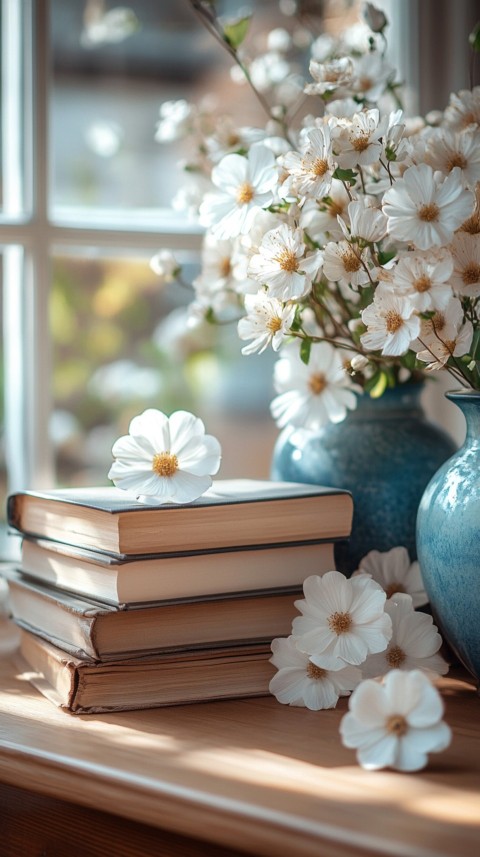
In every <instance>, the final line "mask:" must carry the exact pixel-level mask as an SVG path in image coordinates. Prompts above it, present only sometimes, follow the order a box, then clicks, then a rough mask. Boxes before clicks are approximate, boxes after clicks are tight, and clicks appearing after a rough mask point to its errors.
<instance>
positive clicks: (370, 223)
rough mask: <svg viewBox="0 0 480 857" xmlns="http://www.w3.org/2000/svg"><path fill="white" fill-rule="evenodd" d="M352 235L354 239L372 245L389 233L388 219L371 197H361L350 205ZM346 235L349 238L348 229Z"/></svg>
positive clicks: (345, 231) (345, 230)
mask: <svg viewBox="0 0 480 857" xmlns="http://www.w3.org/2000/svg"><path fill="white" fill-rule="evenodd" d="M348 216H349V218H350V235H351V236H352V238H353V239H356V240H358V239H361V240H362V241H368V242H369V243H370V244H373V243H375V242H376V241H380V240H381V239H382V238H383V237H384V236H385V234H386V231H387V218H386V217H385V215H384V213H383V211H381V209H378V208H376V207H375V204H374V202H373V200H372V198H371V197H365V196H361V197H359V199H353V200H352V201H351V202H350V203H349V205H348ZM343 231H344V234H345V236H346V237H347V238H349V234H348V231H347V228H346V226H345V228H344V230H343Z"/></svg>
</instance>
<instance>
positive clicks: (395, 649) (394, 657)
mask: <svg viewBox="0 0 480 857" xmlns="http://www.w3.org/2000/svg"><path fill="white" fill-rule="evenodd" d="M386 658H387V664H388V665H389V666H391V667H392V668H393V669H397V668H398V667H399V666H401V664H403V662H404V660H405V658H406V654H405V652H404V651H403V649H401V648H400V646H392V647H391V649H389V650H388V652H387V655H386Z"/></svg>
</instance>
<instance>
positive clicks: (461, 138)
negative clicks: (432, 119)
mask: <svg viewBox="0 0 480 857" xmlns="http://www.w3.org/2000/svg"><path fill="white" fill-rule="evenodd" d="M425 160H426V163H427V164H430V166H431V167H433V169H434V170H440V171H441V172H442V173H444V174H448V173H450V172H451V171H452V170H453V169H454V167H458V168H459V170H460V171H461V174H462V178H463V183H464V184H465V185H467V187H470V188H471V189H472V190H474V189H475V185H476V183H477V182H478V181H480V134H479V133H478V128H475V127H470V128H467V129H465V131H462V132H458V131H457V132H455V131H451V130H450V129H449V128H441V129H438V130H437V131H435V132H434V133H433V134H431V135H430V136H429V137H428V139H427V148H426V151H425Z"/></svg>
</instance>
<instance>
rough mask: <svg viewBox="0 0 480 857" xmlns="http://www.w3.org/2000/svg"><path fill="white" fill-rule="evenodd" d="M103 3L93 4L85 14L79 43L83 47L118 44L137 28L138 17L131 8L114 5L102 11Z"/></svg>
mask: <svg viewBox="0 0 480 857" xmlns="http://www.w3.org/2000/svg"><path fill="white" fill-rule="evenodd" d="M103 5H104V4H103V3H100V4H95V6H92V7H91V8H90V9H89V12H88V14H87V13H86V15H85V17H86V21H85V29H84V31H83V32H82V34H81V44H82V46H83V47H84V48H92V47H97V46H98V45H101V44H118V43H119V42H123V41H124V40H125V39H127V38H128V36H131V34H132V33H134V32H135V31H136V30H138V27H139V23H138V18H137V16H136V15H135V12H134V11H133V9H129V8H127V7H126V6H116V7H115V8H114V9H109V10H108V11H107V12H103Z"/></svg>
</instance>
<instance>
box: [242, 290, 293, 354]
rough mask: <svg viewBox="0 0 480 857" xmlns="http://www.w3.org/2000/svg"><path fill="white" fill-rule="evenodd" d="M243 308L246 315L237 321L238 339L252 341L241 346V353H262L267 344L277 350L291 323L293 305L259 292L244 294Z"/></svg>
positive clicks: (283, 340)
mask: <svg viewBox="0 0 480 857" xmlns="http://www.w3.org/2000/svg"><path fill="white" fill-rule="evenodd" d="M245 308H246V310H247V313H248V315H247V316H245V318H241V319H240V321H239V322H238V335H239V337H240V339H252V340H253V342H251V343H250V345H245V346H244V347H243V348H242V354H254V353H255V352H257V353H258V354H262V352H263V351H265V349H266V348H268V346H269V345H271V346H272V348H273V350H274V351H278V349H279V348H280V346H281V345H282V344H283V343H284V342H285V337H286V336H287V334H288V332H289V330H290V327H291V325H292V323H293V319H294V317H295V306H294V305H292V304H286V305H283V304H282V303H281V302H280V301H279V300H277V299H276V298H271V297H269V296H268V295H266V294H264V293H263V292H260V293H259V294H258V295H246V296H245Z"/></svg>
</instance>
